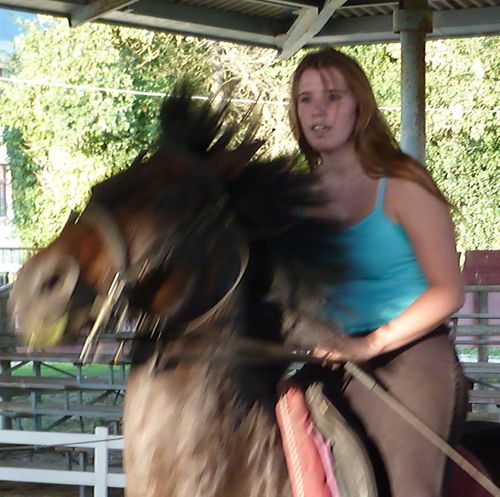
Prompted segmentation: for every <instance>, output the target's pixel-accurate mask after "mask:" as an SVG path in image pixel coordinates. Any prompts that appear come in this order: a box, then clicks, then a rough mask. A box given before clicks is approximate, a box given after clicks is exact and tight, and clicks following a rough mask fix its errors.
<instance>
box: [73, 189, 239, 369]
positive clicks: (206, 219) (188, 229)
mask: <svg viewBox="0 0 500 497" xmlns="http://www.w3.org/2000/svg"><path fill="white" fill-rule="evenodd" d="M226 202H227V201H226V198H225V197H222V198H220V199H219V200H218V201H217V202H215V203H210V204H208V205H207V206H206V207H205V209H204V210H203V211H202V212H201V213H199V215H198V216H197V217H196V219H194V220H193V221H192V222H191V223H190V224H189V225H188V226H182V227H181V228H179V230H178V231H179V232H180V234H181V235H180V236H179V237H178V240H179V241H178V242H177V243H175V244H172V243H170V240H167V242H169V243H163V244H162V246H161V248H160V250H156V249H153V250H152V252H153V253H154V255H153V256H152V257H150V256H149V257H148V256H147V257H145V258H144V259H143V260H141V261H139V262H138V263H136V264H134V265H131V263H130V255H129V251H128V248H127V243H126V241H125V237H124V235H123V232H122V230H121V229H120V226H119V225H118V223H117V221H116V218H115V217H114V216H113V215H112V213H111V212H110V211H109V210H108V209H106V208H105V207H103V206H102V205H100V204H99V203H98V202H95V201H91V202H90V203H89V204H88V205H87V207H86V208H85V210H84V211H83V212H82V213H81V215H80V216H79V217H78V219H76V220H75V221H73V222H74V223H77V222H81V223H85V224H87V225H89V226H91V227H92V228H94V229H95V230H96V231H97V232H98V233H99V235H100V236H101V239H102V240H103V242H104V244H105V245H106V246H107V247H108V249H109V251H110V253H111V254H112V258H113V261H117V267H118V270H117V272H116V273H115V275H114V276H113V279H112V282H111V285H110V287H109V289H108V292H107V294H106V296H105V297H104V299H103V301H102V303H101V305H100V307H99V310H98V313H97V316H96V319H95V321H94V323H93V325H92V328H91V329H90V331H89V333H88V335H87V337H86V339H85V342H84V345H83V348H82V351H81V353H80V359H81V360H82V361H84V362H86V361H88V359H89V357H90V353H91V350H92V348H93V346H94V345H96V344H97V343H98V340H99V337H100V335H101V333H102V330H103V328H104V326H105V325H106V323H108V322H109V319H110V317H111V315H112V313H113V310H114V309H115V307H116V305H117V304H118V303H119V302H120V301H121V300H123V298H125V299H126V296H124V292H125V291H126V290H127V289H128V288H133V287H134V286H135V285H136V284H137V283H138V282H139V281H141V280H142V279H144V278H145V277H146V276H147V275H148V274H151V273H153V272H154V271H155V270H158V269H162V268H165V267H167V266H168V265H169V264H170V262H171V260H172V259H173V255H174V254H175V253H176V252H177V251H179V250H181V249H182V247H184V246H185V244H186V243H187V242H189V241H190V240H192V239H196V238H197V237H200V236H203V235H204V234H205V233H206V232H208V231H209V229H210V228H212V227H213V225H214V224H215V222H216V221H217V220H219V219H220V218H221V217H222V216H223V215H226V219H225V220H223V221H224V224H225V226H226V227H228V226H229V225H230V224H231V223H234V222H235V218H234V216H233V215H231V214H230V213H228V212H227V211H226V209H225V207H226ZM239 254H240V256H239V259H240V268H239V271H238V274H237V275H236V278H235V279H234V281H233V282H232V283H231V285H230V287H229V289H228V290H227V291H226V292H225V294H224V295H223V296H222V297H221V298H220V299H219V300H218V301H217V302H216V303H215V304H214V305H212V307H210V308H209V309H207V310H206V311H205V312H203V313H202V314H201V315H199V316H197V317H196V318H193V319H191V320H190V321H189V322H188V324H187V325H186V327H184V329H183V332H184V333H190V332H192V331H193V330H195V329H196V328H198V327H199V326H200V325H202V324H203V323H205V322H206V321H208V320H210V319H211V318H212V317H213V316H214V315H215V314H216V313H217V312H218V311H219V310H220V309H221V308H222V306H223V305H224V304H225V303H226V302H227V301H228V300H229V298H230V297H231V296H232V295H233V293H234V291H235V290H236V288H237V287H238V285H239V284H240V282H241V280H242V278H243V275H244V274H245V272H246V269H247V266H248V261H249V248H248V246H247V245H246V244H245V243H243V241H240V243H239ZM158 319H159V320H160V319H161V318H160V317H158ZM120 352H121V350H120V351H119V353H120Z"/></svg>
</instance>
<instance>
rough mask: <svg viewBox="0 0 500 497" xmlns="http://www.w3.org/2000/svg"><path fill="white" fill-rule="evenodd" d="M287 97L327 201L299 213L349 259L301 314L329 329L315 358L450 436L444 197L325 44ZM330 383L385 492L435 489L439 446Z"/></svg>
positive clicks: (405, 494) (453, 369) (455, 382)
mask: <svg viewBox="0 0 500 497" xmlns="http://www.w3.org/2000/svg"><path fill="white" fill-rule="evenodd" d="M291 96H292V99H291V102H292V103H291V112H290V117H291V124H292V129H293V132H294V135H295V137H296V139H297V141H298V143H299V146H300V149H301V150H302V152H303V153H304V155H305V157H306V158H307V161H308V163H309V166H310V168H311V169H312V171H313V174H316V175H318V184H319V188H320V189H321V191H323V192H324V193H326V196H327V199H328V200H327V202H326V203H325V205H324V206H322V207H321V208H318V209H314V210H313V209H310V210H309V211H308V212H307V213H306V214H305V215H311V216H316V217H324V218H331V219H334V220H336V221H337V223H339V226H340V229H339V232H338V233H337V234H335V235H333V239H334V240H333V241H334V243H335V244H336V245H337V246H338V245H340V247H341V248H342V250H341V253H342V257H343V258H344V260H343V261H342V262H343V263H344V265H345V267H346V277H345V278H344V279H343V280H342V281H340V282H337V283H336V284H335V285H332V288H331V289H329V290H328V299H327V303H326V304H325V306H324V307H323V308H322V309H321V315H322V316H323V317H319V318H318V319H315V318H313V319H311V318H309V319H306V320H304V321H302V322H301V324H300V326H301V328H303V333H304V334H307V333H310V334H312V335H314V333H315V331H318V330H320V331H321V333H320V335H321V336H322V337H326V338H322V339H321V340H319V345H318V347H317V349H316V352H317V354H318V355H320V356H327V357H329V358H330V359H333V360H336V361H352V362H354V363H358V364H360V365H362V367H363V369H365V370H367V371H369V372H370V373H371V374H372V375H373V376H374V377H375V378H376V379H377V380H378V382H379V383H381V384H382V385H383V386H384V387H385V388H386V389H387V390H388V391H389V392H390V393H391V394H393V395H394V396H395V397H396V398H397V399H398V400H399V401H400V402H402V403H403V404H404V405H405V406H406V407H407V408H408V409H409V410H410V411H412V412H413V413H414V414H415V415H417V416H418V417H419V418H420V419H421V420H422V421H423V422H424V423H426V424H427V425H428V426H429V427H430V428H432V429H433V430H434V431H435V432H436V433H438V434H439V435H440V436H441V437H442V438H444V439H445V440H448V441H451V442H453V441H454V439H455V437H456V435H457V433H458V431H459V430H460V426H461V424H462V423H463V421H464V418H465V393H464V392H465V390H464V387H463V380H462V373H461V369H460V366H459V363H458V361H457V358H456V355H455V351H454V349H453V346H452V345H451V344H450V342H449V340H448V336H447V328H446V326H445V325H444V324H443V323H444V322H445V321H446V320H447V318H448V317H449V316H450V315H451V314H452V313H453V312H455V311H456V310H458V309H459V308H460V307H461V306H462V304H463V298H464V289H463V283H462V279H461V274H460V269H459V266H458V257H457V253H456V248H455V240H454V227H453V223H452V220H451V217H450V212H449V211H450V206H449V204H448V202H447V201H446V199H445V197H444V196H443V194H442V193H441V192H440V191H439V189H438V187H437V186H436V184H435V183H434V181H433V180H432V178H431V176H430V175H429V174H428V172H427V171H426V170H425V169H424V168H423V167H422V165H421V164H420V163H419V162H417V161H416V160H415V159H413V158H411V157H410V156H408V155H407V154H405V153H404V152H402V151H401V150H400V148H399V146H398V144H397V142H396V140H395V139H394V137H393V135H392V134H391V132H390V130H389V128H388V126H387V124H386V122H385V121H384V118H383V117H382V115H381V113H380V111H379V109H378V107H377V104H376V101H375V98H374V95H373V91H372V89H371V86H370V83H369V81H368V79H367V77H366V75H365V74H364V72H363V70H362V69H361V68H360V66H359V65H358V64H357V63H356V62H355V61H354V60H353V59H351V58H350V57H348V56H346V55H344V54H342V53H341V52H338V51H337V50H334V49H331V48H327V49H323V50H320V51H317V52H313V53H310V54H308V55H306V56H305V57H304V59H303V60H302V61H301V62H300V64H299V65H298V67H297V69H296V70H295V73H294V75H293V80H292V95H291ZM325 316H326V318H327V319H324V317H325ZM330 322H335V323H336V324H337V325H340V326H341V328H343V331H344V333H338V332H335V331H333V327H331V326H330ZM306 374H307V373H306ZM336 376H337V377H339V374H338V373H337V375H336ZM332 381H333V380H332ZM332 390H335V391H336V392H337V394H339V395H340V397H341V401H340V402H339V401H338V399H337V400H336V402H337V403H338V404H337V405H339V404H342V401H345V406H343V407H342V409H344V412H346V413H347V415H349V416H351V417H353V418H354V419H355V421H354V422H355V423H356V422H359V425H360V427H361V428H360V429H361V430H362V431H363V433H364V436H365V437H366V443H367V444H368V446H370V447H371V448H372V451H373V457H374V458H378V459H379V461H381V463H382V464H381V467H382V466H383V468H385V472H386V479H387V482H388V484H389V486H390V492H391V495H392V497H442V496H443V495H444V493H443V492H444V485H443V482H444V474H445V466H446V457H445V456H444V454H442V453H441V451H440V450H439V449H436V448H435V447H434V446H433V445H431V444H430V443H429V442H427V441H426V440H425V439H424V438H423V436H422V435H420V434H419V433H418V432H417V431H416V430H415V429H414V428H412V427H411V426H410V425H409V424H408V423H407V422H406V421H405V420H403V419H402V418H401V417H400V416H399V415H398V414H396V413H394V412H393V411H391V409H390V408H389V407H387V406H386V405H385V404H384V403H383V402H382V401H381V400H379V399H378V398H377V397H376V396H375V395H374V394H373V393H372V392H370V391H368V390H367V389H366V387H365V386H363V385H361V384H359V383H358V382H357V381H356V380H355V379H346V378H345V377H342V380H341V383H340V384H338V385H337V386H336V387H332ZM383 497H387V494H385V493H384V494H383Z"/></svg>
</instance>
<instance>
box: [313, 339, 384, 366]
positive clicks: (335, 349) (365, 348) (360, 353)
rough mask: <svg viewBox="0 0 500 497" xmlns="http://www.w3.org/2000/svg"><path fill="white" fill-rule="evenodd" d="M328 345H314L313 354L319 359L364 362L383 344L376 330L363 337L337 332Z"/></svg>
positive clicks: (376, 352) (374, 355) (375, 353)
mask: <svg viewBox="0 0 500 497" xmlns="http://www.w3.org/2000/svg"><path fill="white" fill-rule="evenodd" d="M330 343H331V345H330ZM330 343H329V344H328V346H324V345H320V346H318V347H315V348H314V350H313V354H314V355H315V356H316V357H319V358H321V359H325V360H330V361H335V362H347V361H349V362H353V363H362V362H366V361H368V360H370V359H372V358H373V357H376V356H377V355H379V354H380V353H381V352H382V351H383V345H382V343H381V341H380V340H379V339H378V336H377V334H376V332H373V333H371V334H370V335H367V336H364V337H356V336H350V335H344V334H340V333H337V334H336V335H335V338H334V339H333V338H332V339H331V341H330Z"/></svg>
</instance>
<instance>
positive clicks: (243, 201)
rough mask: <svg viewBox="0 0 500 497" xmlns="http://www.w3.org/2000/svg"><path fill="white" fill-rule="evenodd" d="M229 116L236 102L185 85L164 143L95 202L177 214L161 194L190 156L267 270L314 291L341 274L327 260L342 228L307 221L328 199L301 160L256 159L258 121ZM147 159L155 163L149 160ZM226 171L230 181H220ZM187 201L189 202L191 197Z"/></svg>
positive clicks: (175, 97) (165, 112)
mask: <svg viewBox="0 0 500 497" xmlns="http://www.w3.org/2000/svg"><path fill="white" fill-rule="evenodd" d="M229 114H230V100H229V98H224V99H221V100H220V101H216V100H215V99H207V100H200V99H196V98H195V97H194V94H193V90H192V88H191V87H190V85H189V84H188V83H187V82H182V83H180V84H179V85H178V86H177V87H176V88H175V90H174V92H173V93H172V95H171V96H167V97H166V98H165V99H164V101H163V103H162V106H161V110H160V116H159V117H160V130H159V137H158V139H157V140H156V142H155V143H154V144H153V145H152V147H151V150H150V151H148V152H147V153H142V154H140V155H139V157H138V158H137V159H136V160H135V161H134V162H133V163H132V165H131V166H129V167H128V168H127V169H125V170H124V171H122V172H121V173H119V174H117V175H116V176H114V177H111V178H109V179H108V180H106V181H104V182H102V183H100V184H98V185H96V186H95V187H94V188H93V192H92V198H91V202H92V201H97V202H99V203H100V204H102V205H105V206H107V207H108V208H110V209H113V208H114V206H116V205H119V204H120V203H123V202H127V203H130V202H133V200H132V199H133V198H136V197H138V192H139V191H140V192H142V196H141V195H139V197H140V200H139V202H140V205H141V208H143V209H150V210H151V211H152V212H155V213H157V214H158V213H161V210H162V208H164V207H168V208H171V203H170V202H169V200H168V199H166V198H165V196H164V195H162V185H163V184H164V183H165V181H164V180H163V177H164V176H165V170H166V169H167V170H168V168H169V167H170V165H169V161H168V160H166V158H168V157H171V156H176V157H184V158H185V159H187V160H189V161H190V163H193V164H194V167H192V174H193V181H196V180H197V182H198V183H199V185H202V186H203V188H204V189H205V192H204V193H205V194H206V195H207V198H209V199H212V200H217V199H221V198H222V199H224V202H225V204H226V209H228V210H229V211H230V212H232V213H233V214H234V215H235V217H236V219H237V220H238V222H239V224H240V226H241V227H242V228H243V230H244V232H245V233H246V235H247V237H248V240H249V242H250V243H251V244H252V247H254V248H256V247H258V250H257V252H259V251H260V252H266V254H267V256H266V257H269V256H270V257H271V258H272V261H271V262H269V261H268V262H265V261H263V260H261V262H260V263H261V264H263V265H266V264H267V265H270V264H272V265H274V266H279V267H281V268H282V269H284V270H285V272H286V273H287V274H288V276H289V277H290V278H291V279H292V280H296V282H297V283H298V282H299V280H301V281H306V280H307V281H308V282H309V283H312V285H313V286H314V285H315V284H316V283H323V282H324V281H332V279H333V278H335V277H336V276H338V274H339V267H338V265H337V264H336V262H335V260H334V258H332V257H330V256H328V257H327V254H331V253H332V244H331V240H330V234H331V232H332V230H334V229H335V226H333V225H332V223H331V222H330V221H328V222H327V221H322V220H319V219H314V218H311V217H308V216H305V215H304V210H305V209H307V208H308V207H310V206H317V205H319V204H321V203H322V202H324V198H323V195H321V194H320V193H318V192H317V191H315V190H314V188H312V187H313V186H314V181H315V178H314V175H313V174H311V173H310V172H309V171H307V170H305V169H300V168H299V167H298V166H297V158H296V157H294V156H281V157H278V158H274V159H265V158H261V157H257V158H254V156H255V155H256V152H257V150H258V149H259V148H260V146H261V144H262V142H259V141H256V140H255V134H256V131H257V128H258V123H257V121H256V120H255V119H252V118H251V117H250V115H247V116H246V117H245V118H244V119H242V120H241V122H240V123H236V122H234V121H233V120H231V119H230V116H229ZM241 150H244V151H245V153H246V154H247V155H248V159H249V160H247V161H245V163H244V164H243V167H242V164H241V163H239V162H238V161H234V162H232V159H233V155H236V154H238V153H239V152H240V151H241ZM144 155H146V157H147V156H148V155H149V156H150V159H149V160H145V158H144ZM219 158H222V161H221V160H219ZM221 162H222V166H221ZM214 163H215V164H217V166H214V165H213V164H214ZM215 167H218V168H219V170H218V171H216V170H215ZM221 167H222V168H223V169H224V171H223V176H224V179H221V178H220V176H221V172H220V168H221ZM187 186H189V185H187ZM144 199H147V202H146V203H144ZM182 201H183V202H187V201H188V197H186V198H184V199H182ZM261 272H263V271H261Z"/></svg>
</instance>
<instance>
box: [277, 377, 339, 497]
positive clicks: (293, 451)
mask: <svg viewBox="0 0 500 497" xmlns="http://www.w3.org/2000/svg"><path fill="white" fill-rule="evenodd" d="M276 417H277V419H278V425H279V428H280V432H281V438H282V443H283V450H284V453H285V460H286V464H287V468H288V474H289V476H290V483H291V487H292V493H293V496H294V497H340V492H339V489H338V485H337V482H336V480H335V475H334V473H333V459H332V455H331V450H330V445H329V443H328V442H327V441H326V440H325V439H324V438H323V436H322V435H321V433H319V432H318V430H316V428H315V427H314V425H313V422H312V420H311V417H310V414H309V411H308V409H307V404H306V401H305V398H304V392H303V391H302V389H301V388H299V387H298V386H297V385H294V384H293V383H290V382H285V383H284V384H283V388H282V394H281V396H280V399H279V400H278V403H277V404H276Z"/></svg>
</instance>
